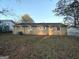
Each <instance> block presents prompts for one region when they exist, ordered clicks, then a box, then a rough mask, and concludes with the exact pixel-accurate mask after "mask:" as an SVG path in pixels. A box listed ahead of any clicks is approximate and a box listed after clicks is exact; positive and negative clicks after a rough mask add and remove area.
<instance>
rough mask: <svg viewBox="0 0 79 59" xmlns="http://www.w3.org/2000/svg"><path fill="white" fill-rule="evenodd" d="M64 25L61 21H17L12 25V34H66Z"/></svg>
mask: <svg viewBox="0 0 79 59" xmlns="http://www.w3.org/2000/svg"><path fill="white" fill-rule="evenodd" d="M66 27H67V26H66V25H64V24H61V23H19V24H16V25H15V26H14V30H13V34H18V33H23V34H28V35H66V34H67V29H66Z"/></svg>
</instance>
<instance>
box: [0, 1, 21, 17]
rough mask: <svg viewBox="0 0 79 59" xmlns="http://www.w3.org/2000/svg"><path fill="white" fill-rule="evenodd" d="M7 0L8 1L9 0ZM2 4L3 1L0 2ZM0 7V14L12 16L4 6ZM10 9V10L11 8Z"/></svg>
mask: <svg viewBox="0 0 79 59" xmlns="http://www.w3.org/2000/svg"><path fill="white" fill-rule="evenodd" d="M2 1H3V0H0V2H1V3H2ZM7 1H8V0H7ZM9 1H10V0H9ZM15 1H16V2H21V0H15ZM2 4H4V3H2ZM0 9H1V10H0V14H1V15H4V16H7V15H10V16H12V15H11V12H10V10H9V9H7V8H4V7H2V8H0ZM11 11H12V10H11Z"/></svg>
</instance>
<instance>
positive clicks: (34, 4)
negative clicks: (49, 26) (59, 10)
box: [0, 0, 63, 23]
mask: <svg viewBox="0 0 79 59" xmlns="http://www.w3.org/2000/svg"><path fill="white" fill-rule="evenodd" d="M57 2H58V0H21V1H20V2H19V1H18V2H17V1H15V0H1V2H0V6H1V7H0V10H1V8H4V9H5V8H7V9H9V10H10V12H11V14H13V16H3V15H0V19H12V20H14V21H19V20H21V16H22V15H24V14H28V15H29V16H31V18H32V19H33V20H34V21H35V22H36V23H60V22H63V17H60V16H55V13H54V12H52V10H54V9H55V7H56V3H57Z"/></svg>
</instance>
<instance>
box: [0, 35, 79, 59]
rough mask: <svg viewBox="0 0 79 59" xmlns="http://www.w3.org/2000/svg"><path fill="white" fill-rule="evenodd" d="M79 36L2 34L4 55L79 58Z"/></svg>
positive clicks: (21, 58) (37, 58) (29, 58)
mask: <svg viewBox="0 0 79 59" xmlns="http://www.w3.org/2000/svg"><path fill="white" fill-rule="evenodd" d="M78 43H79V38H78V37H70V36H31V35H12V34H0V47H2V48H3V52H2V55H8V56H9V58H10V59H79V44H78Z"/></svg>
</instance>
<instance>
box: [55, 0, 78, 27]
mask: <svg viewBox="0 0 79 59" xmlns="http://www.w3.org/2000/svg"><path fill="white" fill-rule="evenodd" d="M54 12H56V15H62V16H65V17H67V16H69V17H73V18H74V26H77V25H79V20H78V16H79V1H78V0H59V1H58V3H57V7H56V8H55V10H54Z"/></svg>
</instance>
